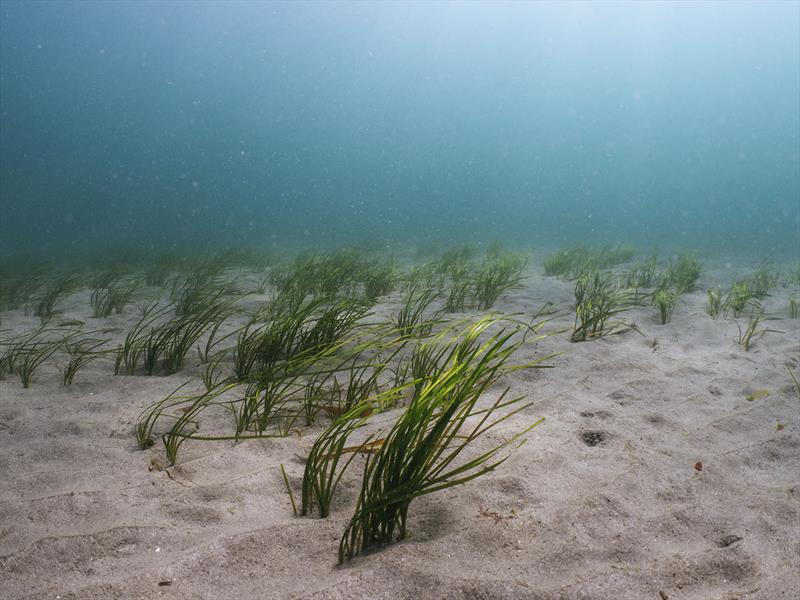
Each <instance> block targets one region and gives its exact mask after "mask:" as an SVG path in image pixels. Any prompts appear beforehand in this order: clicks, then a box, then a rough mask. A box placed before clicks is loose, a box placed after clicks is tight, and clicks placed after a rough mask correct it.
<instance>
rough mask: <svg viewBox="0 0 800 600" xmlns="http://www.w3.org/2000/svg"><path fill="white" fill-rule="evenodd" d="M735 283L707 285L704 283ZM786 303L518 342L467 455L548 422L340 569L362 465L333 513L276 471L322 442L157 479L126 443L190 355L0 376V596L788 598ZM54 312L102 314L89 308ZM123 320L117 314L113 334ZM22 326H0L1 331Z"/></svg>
mask: <svg viewBox="0 0 800 600" xmlns="http://www.w3.org/2000/svg"><path fill="white" fill-rule="evenodd" d="M540 273H541V269H540V268H536V269H534V270H533V272H532V276H531V277H530V278H529V279H528V280H527V282H526V289H524V290H519V291H516V292H514V293H512V294H510V295H509V296H508V297H507V298H506V299H505V300H504V301H503V302H502V303H501V304H500V306H499V307H498V308H500V309H503V310H506V311H527V312H531V311H532V310H534V309H535V308H537V307H538V306H540V305H541V304H542V303H543V302H544V301H551V302H554V303H555V305H556V306H557V307H558V308H559V309H561V310H562V312H563V313H564V316H563V317H561V318H560V319H558V320H556V321H554V322H553V323H552V324H551V326H550V329H551V330H556V329H559V328H561V327H569V326H571V324H572V316H571V313H570V312H569V311H570V310H571V307H572V304H571V302H572V284H571V283H565V282H561V281H559V280H556V279H553V278H543V277H542V276H541V275H540ZM732 278H733V274H732V273H731V272H729V271H726V270H725V269H724V268H721V269H720V270H719V271H716V272H712V273H711V274H707V273H704V275H703V278H702V279H701V282H700V284H701V289H703V290H704V289H705V287H706V286H707V285H710V284H712V283H717V282H720V283H726V284H727V283H730V281H731V279H732ZM788 293H789V290H787V289H786V288H780V287H779V288H778V289H777V290H776V291H775V293H774V294H773V296H772V297H771V298H768V299H767V300H766V301H765V304H766V307H767V309H768V311H769V312H770V313H771V314H774V315H776V316H780V317H781V318H780V320H775V321H769V322H768V325H769V326H770V327H771V328H774V329H780V330H782V331H783V332H784V333H782V334H777V333H772V334H768V335H766V336H765V337H763V338H762V339H760V340H758V341H756V342H755V344H754V345H753V347H752V348H751V350H750V351H749V352H745V351H744V349H743V348H741V347H740V346H738V345H737V344H736V339H737V328H736V325H735V323H734V322H733V321H728V320H724V319H720V320H712V319H711V318H710V317H709V316H708V315H707V314H706V313H705V305H706V300H705V293H704V292H695V293H692V294H688V295H686V296H684V297H683V298H682V300H681V303H680V305H679V306H678V308H677V309H676V311H675V314H674V317H673V320H672V323H670V324H668V325H666V326H662V325H659V324H657V323H656V322H655V312H656V311H655V309H654V308H650V307H647V308H637V309H635V310H632V311H630V313H629V314H628V318H629V319H630V320H633V321H635V322H636V323H637V325H638V326H639V328H640V329H641V330H642V331H643V332H644V334H645V335H643V336H642V335H639V334H637V333H635V332H629V333H626V334H623V335H615V336H611V337H607V338H604V339H601V340H597V341H593V342H586V343H579V344H572V343H570V342H569V341H568V334H567V333H561V334H557V335H553V336H551V337H549V338H547V339H545V340H543V341H541V342H539V343H538V345H536V346H535V347H531V348H529V349H527V350H526V351H525V353H524V354H525V356H533V355H542V354H547V353H550V352H563V354H562V355H560V356H559V357H557V358H555V359H553V360H551V361H550V364H552V365H554V366H555V367H556V368H554V369H546V370H536V371H527V372H521V373H519V374H517V375H516V376H515V378H514V379H512V380H511V381H509V382H508V383H510V384H512V386H513V387H512V391H513V392H514V393H517V394H527V395H528V396H529V398H530V399H533V400H535V401H536V403H535V405H534V407H533V408H531V409H528V410H526V412H525V413H524V414H523V415H520V416H518V417H517V418H516V419H515V420H513V421H512V422H509V423H508V424H507V425H506V426H505V427H504V429H505V431H498V432H494V433H492V434H491V435H490V436H489V439H487V440H485V441H483V442H482V443H484V444H487V445H488V444H489V443H491V442H492V441H495V442H497V441H498V440H500V439H502V434H503V433H510V432H512V431H516V430H518V429H519V428H520V427H521V426H523V425H524V424H526V423H529V422H531V421H532V420H534V419H536V418H538V417H539V416H544V417H546V419H547V420H546V422H545V423H544V424H542V425H540V426H539V427H537V428H536V429H534V430H533V431H532V432H531V433H530V434H529V436H528V437H529V440H528V442H527V443H526V444H525V445H524V446H523V447H522V448H521V449H520V450H518V451H517V452H516V453H515V454H514V456H513V457H512V458H511V459H510V460H509V461H508V462H506V463H505V464H503V465H502V466H501V467H500V468H499V469H498V470H497V471H495V472H494V473H490V474H488V475H487V476H485V477H483V478H481V479H478V480H476V481H473V482H470V483H468V484H466V485H465V486H462V487H459V488H455V489H452V490H448V491H445V492H441V493H437V494H434V495H431V496H428V497H425V498H421V499H418V500H417V501H415V502H414V503H413V504H412V506H411V511H410V524H409V537H408V539H407V540H405V541H403V542H400V543H396V544H394V545H392V546H390V547H387V548H385V549H383V550H381V551H379V552H376V553H373V554H370V555H368V556H365V557H360V558H358V559H356V560H354V561H353V562H351V563H349V564H348V565H346V566H344V567H337V566H336V564H335V563H336V551H337V547H338V543H339V537H340V535H341V533H342V531H343V530H344V528H345V526H346V524H347V521H348V519H349V517H350V515H351V511H352V507H353V503H354V500H355V496H356V493H357V487H356V486H357V483H358V481H357V480H358V476H359V469H357V468H352V469H351V470H350V471H349V472H348V474H347V475H346V476H345V481H344V482H343V484H342V486H341V487H340V489H339V492H340V493H339V497H338V499H337V500H336V502H335V504H334V508H333V513H332V515H331V517H330V518H328V519H326V520H320V519H318V518H295V517H294V516H293V515H292V512H291V509H290V505H289V501H288V497H287V494H286V491H285V488H284V485H283V481H282V478H281V474H280V471H279V465H280V464H281V463H283V464H285V465H286V468H287V470H288V473H289V476H290V479H291V481H292V484H293V486H294V488H295V493H296V494H299V484H300V480H301V477H302V472H303V464H302V462H301V461H300V460H299V459H298V455H303V454H304V453H305V452H306V451H307V450H308V448H309V447H310V445H311V443H312V442H313V439H314V437H315V435H316V433H317V432H318V431H319V429H318V428H317V429H312V430H309V431H307V432H306V433H305V434H304V435H303V436H302V437H301V438H299V439H298V438H296V437H292V438H286V439H271V440H258V441H248V442H245V443H241V444H238V445H231V444H229V443H226V442H210V443H208V442H207V443H203V442H191V441H190V442H187V443H186V444H185V445H184V446H183V447H182V453H181V454H180V456H179V464H178V466H176V467H174V468H172V469H170V470H169V474H168V472H167V471H163V470H158V469H157V468H155V469H153V468H151V464H156V465H159V464H162V463H163V462H164V458H163V447H162V446H161V444H160V443H158V444H157V445H156V446H155V447H153V448H152V449H150V450H148V451H138V450H137V449H136V444H135V440H134V438H133V434H132V429H133V426H134V423H135V421H136V418H137V416H138V414H139V413H140V411H141V410H142V409H144V408H145V407H147V406H148V405H149V404H151V403H152V402H154V401H157V400H160V399H161V398H163V397H164V396H165V395H166V394H167V393H169V392H170V391H171V390H172V389H174V388H175V387H176V386H177V385H178V384H179V383H181V382H183V381H185V380H186V379H187V378H188V377H189V376H190V375H191V374H192V373H196V370H193V369H192V368H191V363H194V362H195V360H196V357H195V356H190V358H189V363H190V368H189V369H187V370H185V371H184V372H182V373H179V374H177V375H174V376H170V377H144V376H135V377H121V376H120V377H115V376H113V375H112V374H111V373H112V370H113V367H112V365H110V364H109V363H108V362H95V363H92V364H91V365H89V366H88V367H87V368H86V369H85V370H83V371H81V372H79V373H78V375H77V377H76V381H75V383H74V385H73V386H71V387H69V388H65V387H62V386H61V385H60V374H59V373H58V371H57V369H56V367H55V365H47V366H45V367H44V368H43V369H42V370H41V372H40V373H39V374H38V376H37V377H36V380H35V381H34V383H33V385H32V387H31V388H30V389H27V390H24V389H22V387H21V385H20V383H19V381H18V379H17V378H16V377H13V376H12V377H10V378H9V380H7V381H3V382H0V398H1V399H0V450H1V452H0V480H2V486H0V597H2V598H8V599H12V598H80V599H89V598H98V599H99V598H102V599H109V598H126V599H133V598H159V597H164V598H207V599H219V598H243V599H248V598H314V599H325V598H327V599H333V598H342V599H344V598H348V599H349V598H370V599H378V598H387V599H392V600H396V599H402V598H408V599H412V598H413V599H419V598H464V599H467V598H468V599H473V600H478V599H480V600H490V599H499V598H530V599H534V598H535V599H551V598H552V599H557V598H558V599H572V598H576V599H577V598H598V599H616V598H620V599H623V598H631V599H655V600H660V599H664V598H669V599H670V600H678V599H698V598H701V599H720V600H723V599H725V600H730V599H733V598H738V599H740V600H744V599H755V598H760V599H764V600H773V599H779V598H787V599H788V598H797V597H798V594H799V593H800V400H798V397H797V393H796V391H795V390H794V388H793V387H792V383H791V380H790V378H789V375H788V373H787V371H786V368H785V366H784V365H785V364H786V363H787V362H788V363H790V364H791V365H792V366H793V369H794V371H795V373H797V372H798V371H800V357H799V354H800V320H790V319H788V315H787V306H788V300H787V298H788ZM65 306H66V309H67V310H66V314H65V316H67V317H79V318H82V319H84V320H86V321H87V326H91V325H92V324H93V323H95V321H94V320H92V319H88V318H87V316H88V314H90V309H89V306H88V296H87V295H86V294H83V295H76V296H74V297H72V298H70V299H69V302H68V303H67V304H66V305H65ZM135 320H136V310H135V309H133V308H132V309H131V310H130V311H128V313H127V314H126V315H125V316H124V317H114V318H111V319H109V320H108V323H110V324H112V325H114V324H120V323H128V324H129V323H131V322H133V321H135ZM37 322H38V320H37V319H34V318H32V317H24V316H23V315H22V314H21V313H18V312H14V313H5V314H4V315H3V328H11V329H13V330H15V331H22V330H25V329H27V328H30V327H33V326H35V325H36V324H37ZM525 356H521V357H520V359H523V358H525ZM762 389H765V390H768V391H769V395H768V396H766V397H762V398H758V399H755V400H752V401H748V400H747V397H748V395H749V394H751V393H752V392H754V391H756V390H762ZM584 438H585V439H586V440H588V441H599V443H598V444H597V445H594V446H590V445H587V443H585V442H584ZM359 460H360V459H359ZM357 462H358V461H357ZM696 463H702V471H699V470H697V469H696V468H695V464H696ZM160 582H169V585H159V583H160Z"/></svg>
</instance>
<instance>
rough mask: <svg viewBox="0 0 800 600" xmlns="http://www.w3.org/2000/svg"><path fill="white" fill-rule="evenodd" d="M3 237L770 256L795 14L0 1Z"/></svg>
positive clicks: (731, 8) (787, 121)
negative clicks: (613, 247) (604, 248)
mask: <svg viewBox="0 0 800 600" xmlns="http://www.w3.org/2000/svg"><path fill="white" fill-rule="evenodd" d="M0 9H1V11H2V12H1V13H0V18H1V20H0V68H1V69H2V75H1V76H0V102H1V103H2V110H1V111H0V126H1V127H2V131H1V135H0V151H1V152H0V210H1V211H2V212H1V213H0V217H1V219H0V252H2V254H3V256H6V257H8V256H10V255H11V254H14V253H16V252H18V251H21V252H35V253H39V254H44V255H50V256H64V255H65V252H64V251H65V250H67V251H68V254H69V255H74V256H77V255H81V254H87V253H88V254H96V253H102V252H107V251H108V250H109V249H110V248H115V247H116V248H120V247H122V248H125V247H131V246H138V247H141V248H150V247H156V248H163V247H170V246H173V245H177V246H184V247H197V246H201V247H206V248H208V247H214V246H215V245H227V244H231V243H241V244H246V245H252V244H255V245H261V246H267V247H275V248H293V247H302V246H309V245H319V246H331V245H338V244H347V243H358V242H363V241H368V240H378V241H379V242H381V243H384V242H386V243H390V244H394V245H402V244H413V243H417V242H429V241H430V240H441V241H444V242H455V243H461V242H464V241H477V242H481V241H488V240H493V239H503V240H505V241H506V242H507V243H508V244H510V245H520V246H532V247H536V246H547V247H551V246H556V245H560V244H565V243H572V242H580V241H585V242H591V243H604V242H611V243H614V242H628V243H633V244H636V245H637V246H640V247H650V246H659V247H669V248H681V247H688V248H696V249H700V250H703V251H705V252H707V253H712V254H713V253H716V254H719V255H724V254H726V253H731V254H733V253H737V254H742V253H744V254H749V255H752V256H754V257H787V256H788V257H792V256H797V253H798V243H800V242H799V239H800V238H799V237H798V229H799V227H800V225H799V223H800V221H799V218H800V217H799V216H798V212H799V205H800V166H799V165H800V122H799V116H798V110H799V109H798V106H800V4H798V3H797V2H777V3H770V2H761V1H759V2H755V3H746V2H736V3H733V2H731V3H707V4H700V3H689V2H680V3H658V4H656V3H653V2H646V3H619V4H610V3H562V2H559V3H552V4H547V3H536V4H522V3H513V4H497V3H491V4H489V3H470V4H458V3H420V4H412V3H334V2H323V3H303V4H300V3H286V4H284V3H268V4H266V3H256V2H244V3H225V4H217V3H205V2H204V3H194V2H174V3H162V2H159V3H149V2H69V3H66V2H10V1H4V2H2V5H1V6H0Z"/></svg>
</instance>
